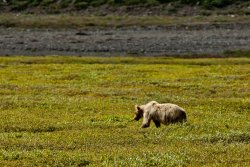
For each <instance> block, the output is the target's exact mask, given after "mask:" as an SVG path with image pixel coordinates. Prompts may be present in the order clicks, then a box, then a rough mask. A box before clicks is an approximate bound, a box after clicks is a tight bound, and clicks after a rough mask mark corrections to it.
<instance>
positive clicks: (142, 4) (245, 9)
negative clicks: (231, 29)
mask: <svg viewBox="0 0 250 167" xmlns="http://www.w3.org/2000/svg"><path fill="white" fill-rule="evenodd" d="M190 8H191V9H190ZM197 8H198V9H199V11H201V10H202V11H203V14H206V13H204V10H208V11H214V10H220V11H221V10H226V11H227V12H226V13H229V14H231V13H234V14H235V13H238V14H246V15H248V14H250V11H249V10H250V1H249V0H0V11H1V12H20V11H24V12H29V13H32V12H45V13H62V12H72V11H73V12H79V11H80V12H84V11H89V12H91V11H94V12H95V13H97V11H99V10H100V13H105V12H103V10H105V11H107V12H106V13H107V14H109V13H110V12H114V13H118V14H119V13H121V14H123V13H128V14H130V13H132V14H134V13H133V12H135V11H137V12H138V14H143V13H145V11H149V12H147V13H149V14H150V12H151V13H152V14H159V12H160V13H162V14H176V13H178V12H179V11H183V9H189V10H190V11H189V12H188V13H192V11H193V12H194V13H195V11H196V9H197ZM157 11H158V13H157Z"/></svg>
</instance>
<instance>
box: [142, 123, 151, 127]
mask: <svg viewBox="0 0 250 167" xmlns="http://www.w3.org/2000/svg"><path fill="white" fill-rule="evenodd" d="M147 127H149V123H148V124H142V125H141V128H147Z"/></svg>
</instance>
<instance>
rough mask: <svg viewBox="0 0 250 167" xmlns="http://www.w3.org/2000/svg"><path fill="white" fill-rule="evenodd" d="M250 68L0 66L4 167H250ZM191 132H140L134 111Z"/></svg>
mask: <svg viewBox="0 0 250 167" xmlns="http://www.w3.org/2000/svg"><path fill="white" fill-rule="evenodd" d="M249 74H250V58H225V59H175V58H164V57H161V58H133V57H126V58H121V57H114V58H93V57H92V58H91V57H87V58H80V57H0V112H1V117H0V166H87V165H89V166H136V167H138V166H143V167H144V166H249V165H250V113H249V112H250V86H249V83H250V75H249ZM151 100H156V101H158V102H171V103H176V104H178V105H180V106H181V107H183V108H185V109H186V111H187V115H188V123H185V124H183V125H181V124H175V125H170V126H162V127H161V128H158V129H157V128H155V127H154V126H153V124H151V126H150V128H148V129H141V128H140V124H141V121H139V122H136V121H132V118H133V111H134V105H135V104H144V103H146V102H148V101H151Z"/></svg>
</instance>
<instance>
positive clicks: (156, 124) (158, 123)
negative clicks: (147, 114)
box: [153, 120, 161, 128]
mask: <svg viewBox="0 0 250 167" xmlns="http://www.w3.org/2000/svg"><path fill="white" fill-rule="evenodd" d="M153 121H154V123H155V126H156V127H157V128H159V127H160V126H161V123H160V122H159V121H157V120H153Z"/></svg>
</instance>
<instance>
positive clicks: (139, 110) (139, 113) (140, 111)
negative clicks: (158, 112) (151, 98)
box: [134, 105, 143, 121]
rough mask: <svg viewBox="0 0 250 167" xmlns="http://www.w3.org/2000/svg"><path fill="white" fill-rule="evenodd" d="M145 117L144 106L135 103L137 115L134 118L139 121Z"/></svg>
mask: <svg viewBox="0 0 250 167" xmlns="http://www.w3.org/2000/svg"><path fill="white" fill-rule="evenodd" d="M142 117H143V107H142V106H138V105H135V117H134V120H136V121H139V119H140V118H142Z"/></svg>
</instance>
